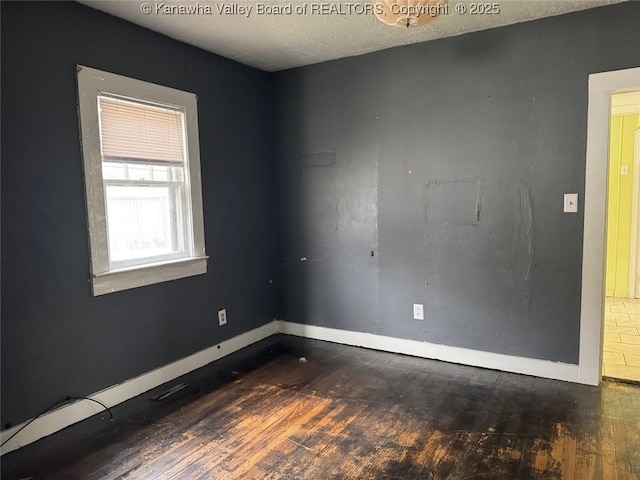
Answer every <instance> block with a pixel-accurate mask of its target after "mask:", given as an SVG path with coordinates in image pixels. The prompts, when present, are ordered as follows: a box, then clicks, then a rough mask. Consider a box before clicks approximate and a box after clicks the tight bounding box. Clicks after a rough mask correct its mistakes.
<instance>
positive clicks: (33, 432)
mask: <svg viewBox="0 0 640 480" xmlns="http://www.w3.org/2000/svg"><path fill="white" fill-rule="evenodd" d="M276 333H277V330H276V322H269V323H267V324H266V325H263V326H261V327H258V328H256V329H254V330H250V331H248V332H245V333H243V334H241V335H238V336H237V337H233V338H231V339H229V340H225V341H224V342H221V343H220V344H218V345H214V346H212V347H209V348H206V349H204V350H201V351H199V352H197V353H194V354H193V355H190V356H188V357H186V358H183V359H181V360H178V361H176V362H173V363H170V364H169V365H165V366H164V367H160V368H158V369H156V370H152V371H150V372H147V373H145V374H143V375H140V376H139V377H136V378H132V379H130V380H127V381H125V382H123V383H121V384H118V385H114V386H112V387H109V388H106V389H105V390H102V391H100V392H96V393H94V394H92V395H89V397H90V398H94V399H96V400H98V401H100V402H102V403H104V404H105V405H107V406H108V407H114V406H115V405H118V404H119V403H122V402H124V401H126V400H129V399H130V398H133V397H136V396H138V395H140V394H142V393H144V392H147V391H149V390H151V389H153V388H155V387H157V386H159V385H162V384H163V383H166V382H170V381H171V380H174V379H176V378H178V377H180V376H182V375H184V374H186V373H189V372H191V371H193V370H196V369H198V368H200V367H203V366H205V365H207V364H209V363H211V362H213V361H215V360H218V359H220V358H222V357H225V356H227V355H229V354H231V353H233V352H236V351H238V350H241V349H242V348H244V347H247V346H249V345H251V344H253V343H256V342H259V341H260V340H263V339H265V338H267V337H270V336H271V335H274V334H276ZM102 410H103V409H102V407H101V406H100V405H98V404H96V403H95V402H91V401H87V400H79V401H76V402H74V403H70V404H68V405H65V406H62V407H60V408H58V409H56V410H52V411H51V412H49V413H47V414H45V415H42V416H41V417H39V418H38V419H36V420H35V421H34V422H33V423H31V425H29V426H28V427H26V428H25V429H24V430H23V431H21V432H20V433H19V434H18V435H16V436H15V437H14V438H13V439H11V440H10V441H9V442H8V443H7V444H6V445H4V446H3V447H2V448H1V449H0V455H4V454H5V453H8V452H11V451H13V450H17V449H18V448H21V447H23V446H25V445H28V444H30V443H33V442H35V441H36V440H39V439H41V438H43V437H46V436H48V435H51V434H52V433H55V432H57V431H59V430H62V429H63V428H65V427H68V426H69V425H72V424H74V423H76V422H79V421H81V420H84V419H86V418H89V417H91V416H93V415H95V414H97V413H100V411H102ZM25 423H26V422H24V423H21V424H20V425H16V426H14V427H11V428H9V429H7V430H4V431H3V432H0V443H2V442H4V441H5V440H6V439H7V438H9V437H10V436H11V435H13V434H14V432H16V431H17V430H18V429H20V428H21V427H22V426H23V425H24V424H25Z"/></svg>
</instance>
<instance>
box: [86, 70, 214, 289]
mask: <svg viewBox="0 0 640 480" xmlns="http://www.w3.org/2000/svg"><path fill="white" fill-rule="evenodd" d="M78 98H79V115H80V130H81V134H82V151H83V160H84V175H85V188H86V201H87V218H88V227H89V244H90V249H91V277H92V284H93V294H94V295H103V294H105V293H110V292H116V291H119V290H125V289H128V288H134V287H139V286H142V285H149V284H153V283H159V282H164V281H168V280H174V279H177V278H183V277H188V276H192V275H198V274H202V273H206V268H207V263H206V262H207V257H206V255H205V249H204V226H203V219H202V218H203V215H202V190H201V185H200V184H201V182H200V153H199V142H198V124H197V101H196V96H195V95H194V94H192V93H188V92H182V91H179V90H175V89H172V88H169V87H163V86H160V85H155V84H152V83H147V82H142V81H140V80H134V79H131V78H126V77H122V76H120V75H115V74H112V73H107V72H102V71H99V70H95V69H93V68H89V67H84V66H78Z"/></svg>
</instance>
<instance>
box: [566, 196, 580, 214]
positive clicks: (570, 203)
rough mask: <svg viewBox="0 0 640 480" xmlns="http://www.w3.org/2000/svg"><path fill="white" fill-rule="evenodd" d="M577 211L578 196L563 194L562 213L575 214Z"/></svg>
mask: <svg viewBox="0 0 640 480" xmlns="http://www.w3.org/2000/svg"><path fill="white" fill-rule="evenodd" d="M577 211H578V194H577V193H565V194H564V213H577Z"/></svg>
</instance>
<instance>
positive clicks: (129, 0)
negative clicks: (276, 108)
mask: <svg viewBox="0 0 640 480" xmlns="http://www.w3.org/2000/svg"><path fill="white" fill-rule="evenodd" d="M401 1H402V0H398V3H400V2H401ZM488 1H492V0H488ZM620 1H624V0H499V1H497V2H496V3H497V5H498V9H499V13H497V14H485V15H472V14H471V13H470V11H469V10H470V8H471V7H472V5H471V4H472V3H474V2H471V1H468V0H461V1H459V0H449V13H448V14H445V15H441V16H440V17H438V18H436V19H435V20H434V21H433V22H431V23H430V24H428V25H426V26H422V27H417V28H410V29H405V28H395V27H390V26H387V25H384V24H383V23H381V22H380V21H378V19H377V18H376V17H375V15H373V14H372V13H368V14H367V13H359V11H361V10H362V9H363V8H365V6H369V5H370V2H369V1H368V0H351V1H330V0H318V1H314V0H306V1H300V0H261V1H259V2H249V1H233V0H229V1H218V0H216V1H212V0H199V1H192V0H188V1H165V2H160V1H153V0H151V1H138V0H81V3H83V4H85V5H88V6H90V7H93V8H96V9H98V10H101V11H103V12H106V13H109V14H111V15H115V16H116V17H120V18H123V19H125V20H128V21H130V22H133V23H136V24H138V25H141V26H143V27H146V28H149V29H151V30H154V31H156V32H159V33H162V34H164V35H168V36H169V37H172V38H175V39H178V40H181V41H183V42H186V43H189V44H192V45H195V46H198V47H200V48H203V49H205V50H208V51H210V52H214V53H217V54H219V55H222V56H224V57H228V58H232V59H234V60H237V61H238V62H241V63H244V64H247V65H251V66H253V67H257V68H260V69H262V70H268V71H275V70H283V69H286V68H292V67H298V66H302V65H309V64H313V63H319V62H324V61H326V60H332V59H335V58H342V57H350V56H353V55H360V54H363V53H367V52H373V51H376V50H383V49H385V48H390V47H395V46H398V45H406V44H410V43H418V42H424V41H427V40H433V39H435V38H441V37H450V36H454V35H460V34H462V33H466V32H473V31H477V30H484V29H487V28H493V27H497V26H500V25H509V24H513V23H519V22H526V21H529V20H534V19H536V18H541V17H548V16H552V15H560V14H563V13H567V12H572V11H577V10H584V9H587V8H592V7H597V6H601V5H608V4H611V3H618V2H620ZM459 3H462V4H464V5H465V7H466V10H467V11H466V13H463V14H460V13H456V5H457V4H459ZM259 5H263V6H266V7H274V6H275V7H281V8H285V12H283V13H281V14H278V13H266V12H262V13H261V12H259V11H258V6H259ZM288 5H291V10H292V13H291V14H288V13H287V12H286V7H287V6H288ZM302 5H306V7H302ZM248 7H251V10H250V12H249V13H248V14H247V9H248ZM296 7H297V8H299V9H301V8H306V14H296V12H295V9H296ZM188 8H190V9H191V13H185V12H186V11H187V10H188ZM225 8H226V9H230V11H229V10H228V11H227V12H226V13H225V12H223V9H225ZM323 8H324V9H326V10H329V11H328V12H325V13H322V12H319V10H320V9H323ZM460 9H461V7H458V10H460ZM242 10H244V14H243V12H242ZM147 11H150V13H146V14H145V12H147ZM349 11H351V13H349ZM180 12H182V13H180Z"/></svg>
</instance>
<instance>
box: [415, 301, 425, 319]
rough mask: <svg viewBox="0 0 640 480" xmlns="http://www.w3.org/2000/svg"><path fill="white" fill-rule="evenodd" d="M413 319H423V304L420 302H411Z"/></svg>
mask: <svg viewBox="0 0 640 480" xmlns="http://www.w3.org/2000/svg"><path fill="white" fill-rule="evenodd" d="M413 319H414V320H424V305H423V304H422V303H414V304H413Z"/></svg>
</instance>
